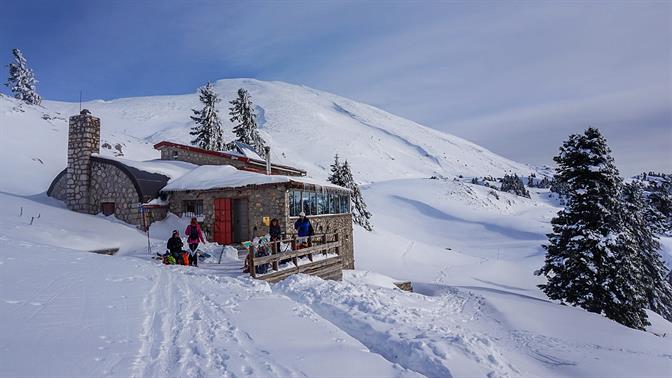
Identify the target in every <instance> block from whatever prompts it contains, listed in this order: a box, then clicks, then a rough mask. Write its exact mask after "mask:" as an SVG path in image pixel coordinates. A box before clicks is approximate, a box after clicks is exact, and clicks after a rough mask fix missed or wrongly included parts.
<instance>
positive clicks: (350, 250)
mask: <svg viewBox="0 0 672 378" xmlns="http://www.w3.org/2000/svg"><path fill="white" fill-rule="evenodd" d="M297 219H299V218H298V217H291V218H290V217H288V218H287V223H286V225H285V229H289V230H290V231H291V233H292V234H294V233H295V231H294V222H296V220H297ZM308 219H310V223H311V224H312V225H313V229H314V230H315V233H316V234H322V233H327V234H328V233H333V232H338V233H339V236H340V238H341V245H342V247H341V257H342V259H343V269H355V256H354V246H353V239H352V215H351V214H333V215H313V216H309V217H308Z"/></svg>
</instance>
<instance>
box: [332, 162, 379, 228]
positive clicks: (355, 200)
mask: <svg viewBox="0 0 672 378" xmlns="http://www.w3.org/2000/svg"><path fill="white" fill-rule="evenodd" d="M328 180H329V182H331V183H332V184H335V185H338V186H342V187H344V188H347V189H350V202H351V205H352V221H353V222H354V223H355V224H358V225H360V226H362V227H363V228H364V229H365V230H367V231H371V230H373V226H371V223H370V222H369V219H370V218H371V213H370V212H369V211H368V210H367V208H366V203H365V202H364V198H363V197H362V192H361V190H360V189H359V185H357V183H356V182H355V179H354V178H353V177H352V171H351V170H350V165H349V164H348V161H347V160H346V161H345V162H344V163H342V164H341V162H339V161H338V154H337V155H335V156H334V163H333V164H331V174H330V175H329V178H328Z"/></svg>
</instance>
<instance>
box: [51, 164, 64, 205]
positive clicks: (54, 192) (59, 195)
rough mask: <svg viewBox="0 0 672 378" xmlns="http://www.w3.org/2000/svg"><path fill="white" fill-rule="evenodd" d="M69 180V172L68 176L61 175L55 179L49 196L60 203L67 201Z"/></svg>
mask: <svg viewBox="0 0 672 378" xmlns="http://www.w3.org/2000/svg"><path fill="white" fill-rule="evenodd" d="M67 180H68V175H67V170H66V174H62V175H61V174H59V175H58V176H56V178H55V179H54V182H53V183H52V184H51V188H50V189H51V190H50V191H49V193H47V194H49V196H50V197H53V198H56V199H57V200H59V201H65V200H66V189H67V188H66V181H67Z"/></svg>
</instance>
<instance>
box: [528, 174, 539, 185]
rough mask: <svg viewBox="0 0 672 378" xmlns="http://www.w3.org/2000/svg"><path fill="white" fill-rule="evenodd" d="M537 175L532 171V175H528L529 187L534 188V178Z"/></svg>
mask: <svg viewBox="0 0 672 378" xmlns="http://www.w3.org/2000/svg"><path fill="white" fill-rule="evenodd" d="M536 177H537V175H535V174H534V173H530V175H529V176H528V177H527V187H528V188H534V186H535V183H534V179H535V178H536Z"/></svg>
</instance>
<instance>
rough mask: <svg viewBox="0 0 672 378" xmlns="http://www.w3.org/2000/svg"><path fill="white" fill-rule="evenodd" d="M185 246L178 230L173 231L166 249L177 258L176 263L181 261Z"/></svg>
mask: <svg viewBox="0 0 672 378" xmlns="http://www.w3.org/2000/svg"><path fill="white" fill-rule="evenodd" d="M183 246H184V243H182V239H181V238H180V233H179V232H178V231H177V230H173V236H171V237H170V239H168V244H167V245H166V248H167V249H168V253H169V254H170V255H171V256H173V258H175V261H180V260H181V258H180V257H181V256H180V254H181V253H182V247H183Z"/></svg>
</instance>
